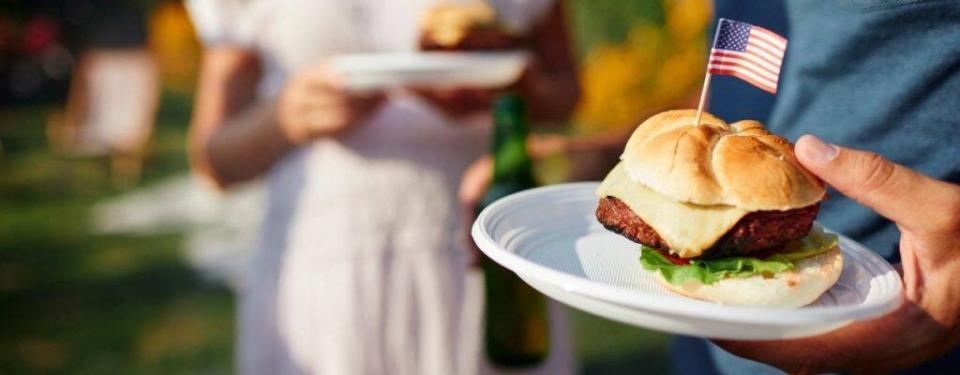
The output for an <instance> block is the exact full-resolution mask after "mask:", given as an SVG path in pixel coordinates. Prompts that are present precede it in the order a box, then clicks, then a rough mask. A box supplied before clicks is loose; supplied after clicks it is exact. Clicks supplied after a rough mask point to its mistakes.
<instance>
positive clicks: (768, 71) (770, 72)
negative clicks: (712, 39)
mask: <svg viewBox="0 0 960 375" xmlns="http://www.w3.org/2000/svg"><path fill="white" fill-rule="evenodd" d="M710 63H711V64H731V65H742V66H744V67H746V68H750V69H752V70H755V71H756V72H757V73H758V74H762V75H765V76H767V78H770V79H771V80H774V81H776V80H777V76H779V75H780V70H779V69H776V70H774V69H772V68H769V67H765V66H763V65H761V64H757V62H756V61H754V60H751V59H744V58H736V57H734V58H730V57H727V58H722V59H715V58H711V59H710Z"/></svg>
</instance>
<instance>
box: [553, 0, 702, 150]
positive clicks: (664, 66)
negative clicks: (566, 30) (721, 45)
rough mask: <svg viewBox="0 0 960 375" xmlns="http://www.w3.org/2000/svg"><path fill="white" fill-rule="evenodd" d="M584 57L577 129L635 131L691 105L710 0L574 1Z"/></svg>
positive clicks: (697, 85) (700, 59)
mask: <svg viewBox="0 0 960 375" xmlns="http://www.w3.org/2000/svg"><path fill="white" fill-rule="evenodd" d="M570 4H571V7H572V9H573V10H574V13H575V14H574V21H575V22H576V23H577V24H575V26H574V30H575V32H576V36H577V38H578V42H579V45H581V46H582V48H583V50H584V54H583V56H582V61H581V73H580V78H581V82H582V85H583V98H582V100H581V102H580V104H579V106H578V108H577V111H576V114H575V123H576V126H575V129H576V130H577V131H579V132H584V133H594V132H597V131H603V130H610V129H621V128H624V127H627V126H634V125H636V124H637V122H638V121H640V120H641V119H642V117H643V116H645V115H647V114H649V113H651V112H655V111H660V110H663V109H666V108H670V107H675V106H678V105H682V104H684V103H686V101H687V100H688V99H689V98H690V97H691V95H695V92H696V90H697V88H699V86H700V81H701V79H702V77H703V69H704V63H705V58H706V46H707V42H706V35H705V34H706V33H705V31H706V29H707V26H708V23H709V21H710V17H711V14H712V8H711V5H710V4H711V2H710V1H708V0H663V1H659V0H647V1H633V2H617V1H607V0H602V1H595V2H584V1H578V2H571V3H570Z"/></svg>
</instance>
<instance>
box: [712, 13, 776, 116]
mask: <svg viewBox="0 0 960 375" xmlns="http://www.w3.org/2000/svg"><path fill="white" fill-rule="evenodd" d="M786 49H787V40H786V39H784V38H783V37H782V36H780V35H777V33H774V32H772V31H770V30H767V29H764V28H762V27H759V26H754V25H751V24H749V23H744V22H738V21H732V20H728V19H725V18H721V19H720V22H719V23H718V24H717V33H716V35H714V37H713V48H711V50H710V61H709V63H708V64H707V73H706V76H705V77H704V79H703V91H702V92H700V104H699V105H698V106H697V122H696V123H697V125H699V124H700V116H701V115H702V113H703V105H704V102H705V99H706V96H707V90H708V89H709V88H710V76H711V75H712V74H720V75H730V76H734V77H737V78H740V79H742V80H744V81H747V82H748V83H750V84H752V85H754V86H756V87H759V88H760V89H762V90H764V91H767V92H769V93H771V94H776V93H777V82H778V81H779V78H780V66H781V65H782V64H783V54H784V52H785V51H786Z"/></svg>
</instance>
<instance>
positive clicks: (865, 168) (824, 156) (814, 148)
mask: <svg viewBox="0 0 960 375" xmlns="http://www.w3.org/2000/svg"><path fill="white" fill-rule="evenodd" d="M796 154H797V159H798V160H799V161H800V163H801V164H803V166H804V167H806V168H807V169H808V170H810V172H813V173H814V174H816V175H817V176H819V177H820V178H821V179H823V180H824V181H826V182H827V184H830V185H831V186H833V187H834V188H836V189H837V190H839V191H840V192H841V193H843V194H844V195H846V196H848V197H850V198H853V199H854V200H856V201H857V202H860V203H861V204H863V205H865V206H867V207H870V208H872V209H874V210H875V211H877V213H879V214H880V215H883V216H884V217H886V218H888V219H890V220H893V221H894V222H896V223H897V224H898V225H900V226H902V227H904V228H907V229H914V230H936V229H940V228H944V226H945V225H948V223H950V222H951V220H954V219H955V218H953V217H952V215H953V214H952V213H951V212H954V211H953V210H952V209H951V208H956V207H960V188H958V187H957V186H955V185H952V184H949V183H945V182H942V181H938V180H935V179H932V178H930V177H927V176H924V175H922V174H920V173H917V172H915V171H913V170H911V169H909V168H907V167H904V166H902V165H899V164H896V163H893V162H891V161H890V160H887V159H886V158H884V157H882V156H880V155H878V154H875V153H872V152H867V151H861V150H855V149H850V148H845V147H840V146H837V145H832V144H829V143H825V142H823V141H821V140H820V139H819V138H817V137H815V136H812V135H804V136H802V137H800V139H799V140H797V145H796Z"/></svg>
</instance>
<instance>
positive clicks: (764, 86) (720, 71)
mask: <svg viewBox="0 0 960 375" xmlns="http://www.w3.org/2000/svg"><path fill="white" fill-rule="evenodd" d="M710 73H712V74H723V75H728V76H734V77H737V78H740V79H742V80H744V81H747V82H749V83H750V84H751V85H754V86H756V87H759V88H760V89H762V90H763V91H766V92H769V93H771V94H776V93H777V86H770V85H769V84H765V83H760V82H759V81H757V80H754V79H753V78H750V77H749V76H746V75H744V74H740V72H738V71H736V70H727V69H713V70H712V71H711V72H710Z"/></svg>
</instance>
